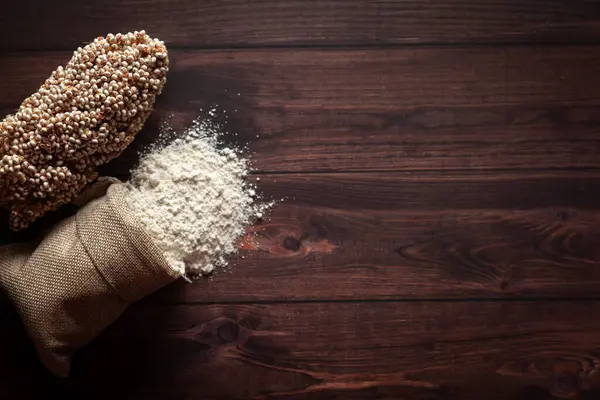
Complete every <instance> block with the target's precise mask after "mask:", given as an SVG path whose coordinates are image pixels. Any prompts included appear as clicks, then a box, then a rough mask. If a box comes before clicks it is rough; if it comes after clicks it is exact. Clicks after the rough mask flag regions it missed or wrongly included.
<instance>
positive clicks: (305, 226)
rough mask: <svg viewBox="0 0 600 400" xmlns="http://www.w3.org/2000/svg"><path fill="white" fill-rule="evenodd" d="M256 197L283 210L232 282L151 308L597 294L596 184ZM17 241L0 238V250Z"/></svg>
mask: <svg viewBox="0 0 600 400" xmlns="http://www.w3.org/2000/svg"><path fill="white" fill-rule="evenodd" d="M119 171H120V172H121V173H120V174H118V173H116V174H114V175H117V176H119V177H121V178H125V177H126V174H125V173H124V171H125V170H124V169H119V170H118V171H114V172H119ZM260 187H261V190H262V191H264V194H265V196H266V198H267V199H281V198H284V199H285V200H284V202H283V203H282V204H279V205H277V206H276V207H275V208H274V211H273V213H272V216H271V218H270V219H269V220H267V221H265V222H264V223H262V224H260V225H258V226H257V227H256V228H255V229H254V232H252V233H251V234H250V235H249V238H253V239H252V240H250V239H249V240H247V241H246V243H245V244H242V245H241V247H242V248H244V249H245V250H244V251H243V252H242V253H241V255H240V256H239V257H236V258H234V259H232V260H231V264H232V266H233V269H232V271H231V274H229V273H227V272H225V271H223V272H221V273H220V274H218V275H217V276H215V277H213V278H211V279H208V280H205V281H202V282H199V283H196V284H194V285H188V284H185V283H183V282H182V283H180V284H178V285H175V286H173V287H170V288H168V289H166V290H165V291H163V292H162V294H161V296H159V297H156V298H155V299H154V301H158V302H161V303H172V302H178V303H181V302H183V303H185V302H214V301H225V302H227V301H255V300H256V301H263V300H273V301H281V300H292V299H293V300H315V299H317V300H326V299H336V300H357V299H358V300H360V299H363V300H364V299H377V300H382V299H441V298H553V297H557V296H561V297H577V298H580V297H590V296H598V293H599V290H600V250H599V248H598V246H597V243H598V242H599V241H600V211H599V210H598V198H600V192H599V191H600V175H599V174H598V173H592V172H590V173H583V172H572V173H557V172H532V173H530V174H524V173H521V172H520V173H513V174H497V175H487V174H484V175H476V174H472V173H468V174H464V175H451V174H438V173H419V174H416V173H385V174H382V173H379V174H376V173H351V174H344V173H338V174H292V175H288V174H286V175H262V176H261V181H260ZM55 220H56V216H50V217H49V218H48V219H47V220H46V222H47V223H46V224H41V227H40V226H38V227H37V229H36V230H37V231H39V230H40V229H41V228H43V226H47V225H49V224H50V223H52V222H53V221H55ZM33 233H34V232H33V231H28V232H26V233H25V234H23V235H25V236H26V235H29V236H31V235H32V234H33ZM17 239H20V237H19V236H17V235H14V234H12V233H8V232H6V229H5V231H4V232H0V241H2V242H8V241H13V240H17ZM251 243H256V245H252V244H251Z"/></svg>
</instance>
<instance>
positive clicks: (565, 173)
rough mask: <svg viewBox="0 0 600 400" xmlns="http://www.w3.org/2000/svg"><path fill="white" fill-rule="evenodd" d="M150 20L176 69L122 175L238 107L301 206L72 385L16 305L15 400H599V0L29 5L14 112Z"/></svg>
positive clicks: (138, 322)
mask: <svg viewBox="0 0 600 400" xmlns="http://www.w3.org/2000/svg"><path fill="white" fill-rule="evenodd" d="M135 29H146V30H147V31H148V32H149V33H150V34H151V35H153V36H157V37H159V38H161V39H163V40H165V41H166V42H167V44H168V46H169V49H170V57H171V60H172V69H171V71H170V75H169V77H168V82H167V86H166V88H165V91H164V94H163V96H162V97H161V98H160V100H159V101H158V104H157V109H156V112H155V113H154V114H153V116H152V117H151V120H150V121H149V122H148V124H147V126H146V129H145V130H144V131H143V132H142V133H141V134H140V137H139V139H138V140H137V141H136V145H134V146H133V148H132V149H130V150H128V152H127V153H126V154H125V156H124V158H122V159H120V160H117V161H116V162H114V163H112V164H111V165H110V166H108V167H107V168H106V169H105V171H104V172H106V173H112V174H115V175H117V176H119V177H126V175H127V171H128V169H129V167H130V166H131V165H132V162H133V161H132V160H134V157H133V155H134V154H135V148H136V146H137V147H139V145H140V144H143V143H148V142H149V141H151V140H152V138H153V137H154V135H155V134H156V127H157V124H158V122H159V121H160V119H161V118H162V117H165V116H168V115H173V121H174V122H173V123H174V124H176V125H177V126H180V127H184V126H185V125H186V124H188V123H189V122H190V121H191V120H192V119H193V118H194V116H195V115H197V114H198V110H199V109H201V108H204V109H206V108H208V107H210V106H211V105H213V104H217V105H218V107H219V109H220V110H222V111H225V112H226V114H227V128H228V129H229V130H230V131H232V132H237V133H238V141H239V143H248V144H249V148H250V150H251V151H252V152H253V153H254V160H255V167H256V169H257V171H256V174H257V175H258V176H260V178H261V181H260V183H261V187H262V189H263V191H264V193H265V194H266V195H267V196H268V197H270V198H277V199H279V198H285V199H286V200H285V202H283V203H282V204H281V205H279V206H277V207H276V208H275V210H274V211H273V214H272V218H271V220H270V221H269V222H266V223H264V224H262V225H260V226H258V227H257V228H256V229H257V232H258V235H259V246H258V248H257V249H255V250H252V251H247V252H246V253H245V258H244V259H241V258H240V259H237V260H234V264H235V267H234V268H233V269H232V271H231V273H221V274H219V275H218V276H216V277H214V278H213V279H209V280H204V281H202V282H199V283H196V284H194V285H189V284H185V283H183V282H181V283H177V284H174V285H172V286H170V287H168V288H166V289H165V290H163V291H161V292H159V293H157V294H156V295H154V296H151V297H150V298H148V299H146V300H144V301H142V302H141V303H139V304H136V305H135V306H133V307H131V308H130V309H129V310H128V311H127V312H126V314H125V315H124V316H123V317H122V318H121V319H120V320H119V321H118V322H117V323H116V324H115V325H114V326H112V327H111V328H110V329H109V330H108V331H107V332H106V333H105V334H104V335H102V336H101V337H100V338H99V339H98V340H96V341H95V342H93V343H92V344H91V345H90V346H88V347H87V348H85V349H84V350H83V351H81V352H80V353H79V354H78V355H77V357H76V358H75V360H74V366H73V374H72V377H71V378H70V379H68V380H57V379H54V378H52V377H51V376H50V375H49V374H48V373H47V372H46V371H45V370H44V369H43V368H42V367H41V366H40V365H39V363H38V361H37V359H36V356H35V352H34V349H33V347H32V345H31V344H30V342H29V341H28V339H27V338H26V336H25V334H24V332H23V329H22V327H21V326H20V323H19V321H18V317H17V316H16V315H15V313H14V312H13V311H12V310H11V309H10V308H9V307H8V306H6V304H5V305H4V306H3V307H2V312H1V315H0V338H1V339H2V341H0V354H1V356H0V398H1V399H37V398H41V397H43V398H47V397H48V396H57V397H58V396H60V397H61V398H73V399H92V398H98V399H121V398H122V399H149V400H153V399H178V400H182V399H285V400H301V399H422V400H425V399H427V400H433V399H465V400H476V399H489V400H499V399H527V400H542V399H552V398H556V397H571V398H576V399H598V398H599V397H600V374H599V372H600V112H599V111H600V1H598V0H503V1H497V0H471V1H469V0H428V1H423V0H402V1H390V0H388V1H384V0H377V1H375V0H371V1H367V0H346V1H342V0H321V1H319V0H313V1H310V0H259V1H249V0H222V1H209V0H196V1H194V0H86V1H74V0H54V1H41V0H40V1H33V2H32V1H12V2H8V3H7V4H3V10H2V13H0V82H2V86H1V88H2V89H1V93H2V96H0V110H1V111H2V113H3V115H4V114H6V113H9V112H12V111H14V110H15V108H16V107H17V106H18V105H19V103H20V102H21V101H22V100H23V99H24V98H25V97H26V96H28V95H29V94H31V93H32V92H34V91H35V90H36V89H37V87H38V86H39V85H40V84H41V83H42V81H43V80H44V79H45V78H46V77H47V76H48V75H49V74H50V72H51V71H52V70H53V69H54V68H55V67H56V66H58V65H60V64H64V63H65V62H66V61H67V60H68V59H69V58H70V54H71V52H72V51H73V50H74V49H75V48H76V47H77V46H78V45H80V44H81V43H82V42H86V41H89V40H91V39H93V38H94V37H96V36H98V35H105V34H106V33H108V32H113V33H117V32H127V31H130V30H135ZM3 235H5V236H4V238H5V239H6V238H7V236H6V231H3ZM12 238H16V237H12Z"/></svg>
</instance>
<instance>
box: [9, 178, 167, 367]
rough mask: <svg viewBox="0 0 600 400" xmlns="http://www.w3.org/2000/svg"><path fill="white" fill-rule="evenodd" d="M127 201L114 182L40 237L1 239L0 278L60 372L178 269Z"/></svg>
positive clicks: (38, 343)
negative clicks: (15, 241)
mask: <svg viewBox="0 0 600 400" xmlns="http://www.w3.org/2000/svg"><path fill="white" fill-rule="evenodd" d="M106 186H107V185H106V184H104V185H102V184H100V185H98V187H99V188H100V190H102V191H104V190H105V189H106ZM85 196H88V199H89V198H93V197H96V196H97V193H93V191H92V193H91V194H90V192H89V191H88V193H87V194H85ZM85 196H84V197H85ZM125 203H126V201H125V197H124V187H123V185H122V184H120V183H118V184H113V185H111V186H110V187H108V190H107V191H106V194H105V195H104V196H102V197H100V198H97V199H94V200H91V201H90V202H89V203H87V204H86V205H85V206H83V207H82V208H81V209H80V210H79V211H78V212H77V214H76V215H75V216H73V217H71V218H68V219H66V220H64V221H62V222H60V223H59V224H58V225H56V226H55V227H54V228H53V229H52V231H50V232H49V233H48V234H47V235H46V236H45V237H44V238H43V239H41V240H40V241H37V242H31V243H25V244H16V245H8V246H3V247H0V286H1V287H2V289H3V290H4V291H5V292H6V293H7V294H8V296H9V298H10V299H11V301H12V302H13V304H14V306H15V307H16V309H17V311H18V312H19V314H20V316H21V318H22V320H23V323H24V325H25V327H26V329H27V331H28V333H29V335H30V336H31V338H32V339H33V342H34V343H35V346H36V348H37V351H38V353H39V355H40V358H41V360H42V362H43V363H44V364H45V365H46V366H47V367H48V368H49V369H50V370H51V371H52V372H53V373H54V374H56V375H58V376H61V377H65V376H68V374H69V364H70V358H71V356H72V355H73V353H75V351H77V350H78V349H79V348H81V347H82V346H84V345H86V344H87V343H89V342H90V341H91V340H92V339H93V338H94V337H96V336H97V335H98V334H100V333H101V332H102V331H103V330H104V329H105V328H106V327H108V325H110V324H111V323H112V322H114V321H115V320H116V319H117V318H118V317H119V316H120V315H121V313H122V312H123V311H124V310H125V308H126V307H127V306H128V305H129V304H130V303H132V302H135V301H137V300H139V299H141V298H142V297H144V296H146V295H148V294H149V293H151V292H153V291H155V290H157V289H159V288H160V287H162V286H164V285H166V284H168V283H170V282H172V281H173V280H175V279H176V278H177V277H178V275H177V274H176V273H175V272H174V271H173V270H172V269H170V268H169V267H168V265H167V262H166V260H165V258H164V256H163V255H162V253H161V252H160V251H159V250H158V248H157V247H156V246H155V245H154V243H153V242H152V239H151V238H150V237H149V236H148V235H147V234H146V232H145V231H143V229H142V228H141V226H140V225H139V224H138V223H137V221H136V219H135V217H134V216H133V215H132V213H131V211H130V210H129V209H128V207H127V204H125Z"/></svg>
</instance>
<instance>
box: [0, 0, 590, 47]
mask: <svg viewBox="0 0 600 400" xmlns="http://www.w3.org/2000/svg"><path fill="white" fill-rule="evenodd" d="M599 19H600V8H599V7H598V4H597V2H596V1H594V0H592V1H585V0H576V1H568V2H566V1H562V0H530V1H522V0H508V1H501V2H498V1H494V0H477V1H470V0H450V1H447V0H433V1H426V2H423V1H419V0H404V1H385V0H377V1H364V0H352V1H340V0H328V1H302V0H288V1H285V2H281V1H277V0H263V1H258V2H257V1H253V2H247V1H243V0H226V1H219V2H218V3H214V2H206V1H193V0H176V1H173V0H152V1H148V0H142V1H139V0H135V1H134V0H127V1H121V0H103V1H101V0H91V1H86V2H79V3H74V2H72V1H69V0H55V1H52V2H39V4H38V3H36V4H35V7H32V5H31V4H30V3H28V2H24V1H22V2H9V3H7V4H6V5H5V9H4V12H3V13H2V15H1V16H0V37H3V38H5V40H4V41H2V42H1V47H0V48H4V49H7V48H9V49H23V48H27V49H39V48H61V49H70V48H72V47H77V46H78V45H79V44H80V43H81V42H84V41H88V40H91V39H93V38H94V37H96V36H98V35H105V34H106V33H108V32H113V33H117V32H126V31H129V30H133V29H146V30H148V31H149V32H151V33H152V34H153V35H156V36H158V37H160V38H162V39H163V40H166V41H167V42H168V43H169V44H170V45H172V46H185V47H194V46H201V47H230V46H265V45H294V46H298V45H348V44H361V45H372V44H423V43H456V42H481V43H490V42H492V43H496V42H532V41H535V42H544V41H546V42H547V41H551V42H567V43H569V42H578V41H588V42H590V41H597V40H599V39H600V28H599V27H600V23H599ZM65 21H73V23H69V24H65ZM76 21H79V22H76Z"/></svg>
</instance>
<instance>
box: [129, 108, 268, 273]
mask: <svg viewBox="0 0 600 400" xmlns="http://www.w3.org/2000/svg"><path fill="white" fill-rule="evenodd" d="M218 136H219V131H218V129H217V128H216V127H215V126H214V125H213V124H212V123H211V122H209V121H207V120H198V121H196V122H195V123H194V125H192V127H191V128H189V129H188V131H187V132H186V133H185V135H184V136H183V137H182V138H179V139H176V140H175V141H173V142H172V143H170V144H169V145H167V146H165V147H162V148H160V147H159V148H156V149H154V150H152V151H150V152H149V153H148V154H146V155H145V156H144V157H143V158H142V159H141V161H140V164H139V165H138V167H137V168H136V169H134V170H133V171H132V177H131V180H130V186H129V191H128V194H129V199H128V200H129V201H130V205H131V207H132V209H133V211H134V213H135V214H136V215H137V217H138V219H139V220H140V221H141V222H142V224H143V225H144V227H145V228H146V230H147V231H148V232H149V234H150V235H151V236H152V237H153V238H154V240H155V242H156V244H157V245H158V247H159V248H160V249H161V250H162V251H163V253H164V254H165V256H166V258H167V261H168V262H169V264H170V265H171V266H172V267H173V268H175V269H176V270H177V271H179V272H181V273H182V275H184V276H185V275H186V274H187V275H192V276H198V275H200V274H203V275H206V274H209V273H211V272H213V270H214V269H215V268H217V267H223V266H225V265H226V263H227V256H229V255H231V254H232V253H235V252H236V251H237V241H238V240H239V239H240V238H241V236H242V235H243V234H244V229H245V227H246V226H247V225H248V224H250V223H251V222H253V220H254V219H256V218H259V219H260V218H262V213H263V212H264V211H265V209H266V208H268V205H266V204H262V205H261V204H257V203H255V201H254V197H255V196H256V192H255V188H253V187H251V186H250V185H248V184H247V183H246V181H245V177H246V175H247V174H248V170H249V166H248V161H247V160H246V159H245V158H243V157H242V156H241V155H240V153H239V152H238V151H237V150H235V149H231V148H227V147H225V148H222V147H219V146H218V144H219V137H218Z"/></svg>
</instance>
